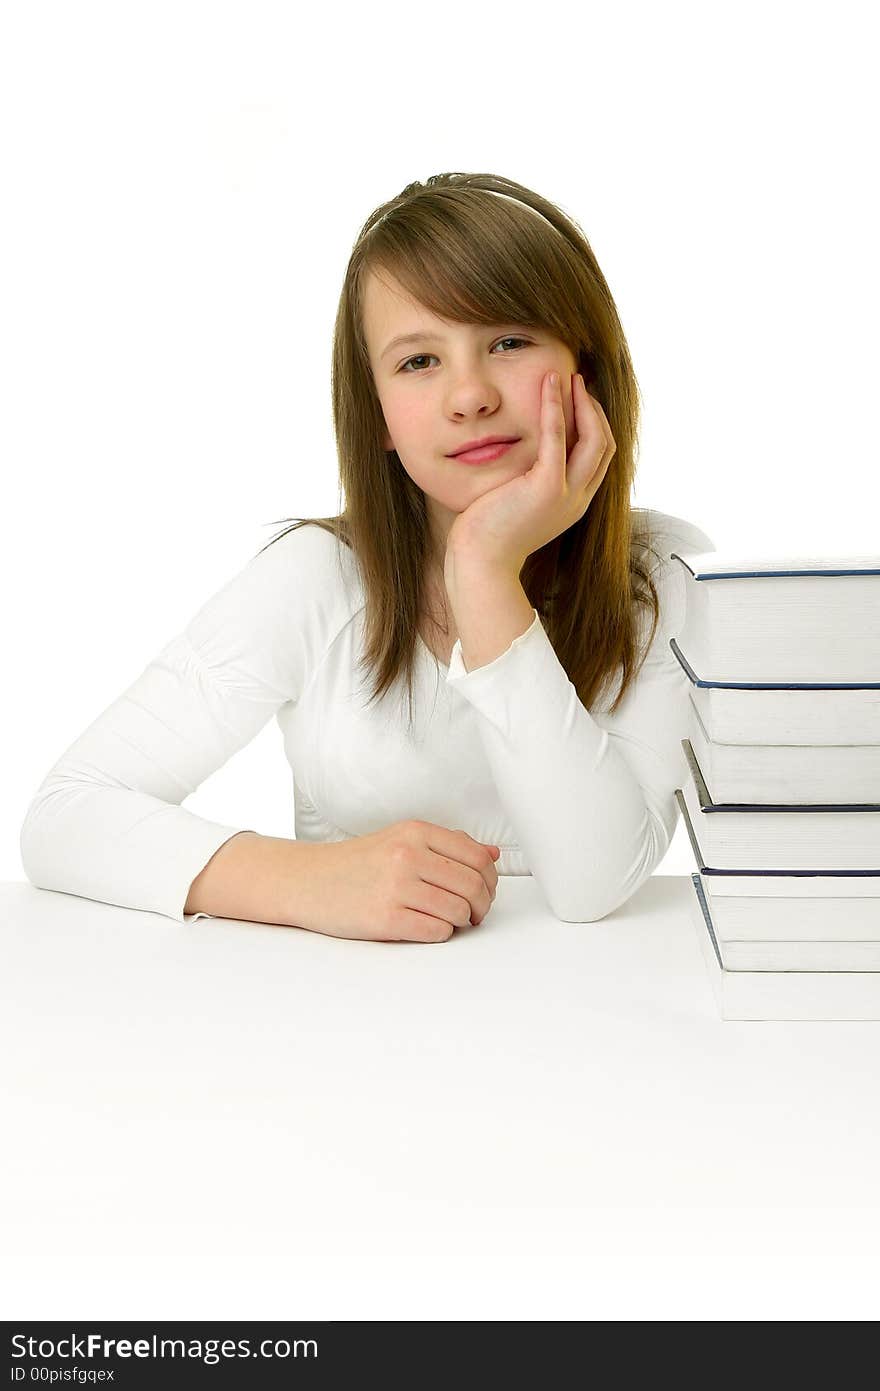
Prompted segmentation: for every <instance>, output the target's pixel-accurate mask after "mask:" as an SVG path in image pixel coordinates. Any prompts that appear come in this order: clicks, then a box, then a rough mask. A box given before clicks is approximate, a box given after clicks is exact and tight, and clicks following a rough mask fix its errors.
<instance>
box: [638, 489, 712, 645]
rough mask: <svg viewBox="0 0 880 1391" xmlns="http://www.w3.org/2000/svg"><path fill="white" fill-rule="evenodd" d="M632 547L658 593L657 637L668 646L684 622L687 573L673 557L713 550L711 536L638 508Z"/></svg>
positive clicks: (680, 521) (678, 519) (664, 514)
mask: <svg viewBox="0 0 880 1391" xmlns="http://www.w3.org/2000/svg"><path fill="white" fill-rule="evenodd" d="M633 548H634V552H635V554H636V555H637V556H639V558H640V560H641V562H642V564H643V565H645V567H646V569H647V570H648V573H649V574H650V576H651V580H652V581H653V584H654V586H655V588H656V590H657V597H658V599H659V601H660V615H659V620H658V625H657V637H658V638H659V639H660V641H661V643H662V644H664V645H665V644H666V643H667V642H668V640H669V638H670V637H675V636H676V635H677V634H678V633H679V632H680V631H681V627H682V624H683V623H684V616H685V601H686V590H685V573H684V569H683V567H682V565H681V564H680V562H679V561H677V560H674V559H673V558H672V557H673V555H674V554H676V553H677V554H695V555H699V554H701V553H702V552H704V551H714V550H715V542H714V541H713V540H712V539H711V537H710V536H709V535H708V534H707V533H706V532H705V531H703V529H702V528H701V527H699V526H697V525H696V523H695V522H692V521H689V520H687V519H686V518H685V517H677V516H674V515H673V514H672V513H669V512H659V511H657V510H656V509H654V508H636V509H634V517H633Z"/></svg>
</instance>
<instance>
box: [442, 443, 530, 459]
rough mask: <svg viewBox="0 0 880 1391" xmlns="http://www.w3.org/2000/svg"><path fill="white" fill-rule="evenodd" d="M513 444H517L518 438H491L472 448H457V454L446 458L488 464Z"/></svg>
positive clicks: (498, 457)
mask: <svg viewBox="0 0 880 1391" xmlns="http://www.w3.org/2000/svg"><path fill="white" fill-rule="evenodd" d="M515 444H519V439H499V440H493V441H491V442H490V443H487V444H481V445H478V446H477V447H476V448H474V449H462V450H459V452H458V453H457V454H449V455H447V458H449V459H454V460H455V462H456V463H457V464H490V463H491V462H492V460H493V459H500V457H501V455H502V454H506V453H507V450H508V449H512V448H513V446H514V445H515Z"/></svg>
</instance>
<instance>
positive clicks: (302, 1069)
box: [0, 875, 880, 1320]
mask: <svg viewBox="0 0 880 1391" xmlns="http://www.w3.org/2000/svg"><path fill="white" fill-rule="evenodd" d="M691 892H692V889H691V886H690V882H689V880H688V879H687V878H686V877H685V876H662V875H657V876H655V877H654V878H653V879H651V880H650V881H649V882H648V883H647V884H646V885H644V886H643V888H642V889H641V890H640V891H639V892H638V893H637V894H635V895H634V896H633V898H632V899H630V901H629V902H628V903H627V904H625V905H624V906H623V907H622V908H620V909H618V910H617V912H616V913H614V914H612V915H611V916H610V917H608V918H606V919H605V920H604V921H602V922H599V923H579V924H578V923H563V922H559V921H558V920H557V919H555V918H554V917H553V916H552V914H551V913H550V912H549V910H548V909H547V908H546V907H545V906H544V904H543V902H542V900H541V897H540V893H539V890H538V888H537V885H536V884H535V882H534V880H532V879H531V878H529V877H525V878H503V879H501V880H500V881H499V886H498V895H497V898H496V901H495V904H494V907H493V908H492V910H491V912H490V914H489V916H488V918H487V919H486V920H485V922H483V923H482V924H480V925H479V926H478V927H476V928H468V929H465V930H461V931H457V932H456V933H455V935H454V936H453V937H452V939H451V940H450V941H449V942H445V943H439V944H430V945H427V944H419V943H376V942H352V941H345V940H342V939H337V938H333V937H325V936H322V935H320V934H317V933H311V932H306V931H304V930H302V929H298V928H293V929H288V928H283V927H275V926H271V925H266V924H259V923H241V922H235V921H232V920H227V919H217V918H215V919H206V918H201V919H199V920H198V921H197V922H194V923H188V924H185V925H183V924H179V923H175V922H173V921H172V920H171V919H170V918H164V917H162V916H160V915H158V914H154V913H137V912H132V911H130V910H126V909H121V908H116V907H113V906H110V905H107V904H101V903H95V902H92V901H90V900H88V899H83V898H77V897H75V896H72V895H67V894H58V893H49V892H46V891H42V890H38V889H34V888H33V887H32V886H31V885H30V884H27V883H25V882H21V883H7V884H3V885H0V943H2V982H3V984H2V991H3V997H2V1020H3V1037H2V1044H3V1047H2V1058H3V1064H2V1075H3V1089H4V1095H3V1098H2V1100H3V1103H4V1105H3V1114H4V1116H5V1123H4V1127H5V1131H6V1137H5V1143H4V1146H3V1190H2V1191H3V1209H2V1213H0V1218H2V1228H3V1245H4V1247H5V1252H4V1256H5V1258H4V1261H3V1262H2V1266H3V1274H2V1276H0V1281H2V1284H0V1297H2V1317H4V1318H7V1319H11V1318H34V1319H50V1318H57V1319H69V1318H83V1317H90V1318H95V1317H101V1318H105V1319H110V1318H115V1319H124V1318H139V1319H150V1318H155V1319H171V1318H174V1319H183V1318H194V1319H200V1318H214V1319H223V1318H229V1319H235V1318H241V1319H256V1318H267V1319H272V1318H288V1319H306V1318H317V1319H344V1318H354V1319H358V1318H364V1319H385V1318H403V1319H415V1318H428V1319H437V1320H443V1319H452V1318H465V1319H471V1318H497V1319H526V1318H537V1319H552V1318H563V1319H600V1318H601V1319H606V1318H610V1319H642V1318H646V1319H660V1318H662V1319H717V1318H728V1319H741V1318H794V1319H797V1318H865V1319H867V1318H870V1319H874V1318H876V1317H877V1315H878V1313H880V1298H878V1292H880V1286H878V1277H877V1275H876V1267H877V1259H876V1251H877V1245H878V1235H880V1220H878V1193H880V1120H878V1092H880V1089H878V1078H880V1067H878V1063H880V1023H878V1024H872V1023H755V1022H752V1023H734V1022H731V1021H722V1020H721V1019H720V1018H719V1016H718V1012H717V1009H716V1006H715V1002H714V999H713V997H712V993H711V989H710V985H709V981H708V979H707V977H706V975H705V968H704V965H703V961H702V958H701V956H700V952H699V946H698V943H697V941H696V939H695V937H694V928H693V926H692V924H691V921H690V918H689V915H688V912H687V907H686V901H687V895H688V894H689V893H691Z"/></svg>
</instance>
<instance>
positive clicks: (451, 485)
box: [364, 272, 577, 566]
mask: <svg viewBox="0 0 880 1391" xmlns="http://www.w3.org/2000/svg"><path fill="white" fill-rule="evenodd" d="M401 334H407V335H409V334H413V335H415V334H417V335H418V337H417V338H413V340H412V341H411V342H407V343H400V344H393V343H392V340H393V339H395V338H397V337H398V336H399V335H401ZM364 335H365V337H366V341H367V348H368V351H369V357H370V365H371V367H372V370H373V378H374V381H375V384H376V391H377V394H378V397H379V401H380V404H381V406H382V412H383V415H384V417H385V424H386V427H387V432H386V435H385V439H384V442H383V448H384V449H386V450H390V449H395V450H396V451H397V453H398V455H399V456H400V461H401V463H402V464H403V467H404V468H405V469H406V471H407V473H408V474H409V476H410V478H411V479H412V480H413V482H414V483H416V484H417V485H418V487H419V488H421V489H422V492H423V493H424V494H425V501H426V504H427V510H428V516H429V519H430V522H431V530H432V536H433V540H434V544H435V555H434V557H433V559H434V560H435V561H436V562H437V563H439V564H440V565H441V566H442V563H443V557H444V554H445V550H446V537H447V535H448V533H449V529H450V527H451V526H452V524H453V522H454V521H455V518H456V517H457V516H458V514H459V513H460V512H463V511H464V510H465V508H466V507H467V506H468V505H469V504H470V503H471V502H473V501H474V500H475V499H476V498H478V497H480V496H481V495H482V494H483V493H486V492H488V491H489V490H490V489H491V488H497V487H498V486H499V485H500V484H502V483H505V482H507V480H508V479H510V478H513V477H515V476H516V475H517V474H520V473H526V472H527V471H528V470H529V469H530V468H531V467H532V465H533V464H534V462H535V460H536V459H537V457H538V444H539V434H540V423H541V383H542V381H543V379H544V375H545V373H547V372H549V371H551V370H552V369H555V370H556V371H558V372H559V374H560V381H561V383H562V389H563V390H562V399H563V408H564V413H565V434H566V448H567V449H571V446H572V444H573V443H574V441H575V439H576V438H577V431H576V427H575V423H574V410H573V407H572V403H571V374H572V373H573V372H575V371H577V362H576V360H575V357H574V355H573V354H572V352H571V350H570V349H569V348H568V347H567V346H566V345H565V343H563V342H562V341H561V340H560V339H558V338H554V337H553V336H552V335H551V334H549V333H546V332H543V331H541V330H534V329H529V328H527V327H526V326H525V325H523V324H513V323H511V324H497V325H494V326H492V327H491V328H484V327H483V326H482V325H476V324H459V323H449V322H448V321H446V320H445V319H439V318H437V317H436V316H435V315H434V314H432V313H431V312H430V311H429V310H428V309H426V308H425V306H424V305H422V304H420V303H419V302H418V301H417V300H414V299H412V298H411V297H410V296H409V295H408V294H407V292H406V291H405V290H404V289H403V287H402V286H401V285H400V284H399V283H398V282H397V281H395V280H393V279H391V278H390V277H389V276H388V275H387V273H384V272H383V278H382V279H381V280H380V279H379V278H378V276H376V275H375V274H372V273H371V274H370V275H369V276H368V277H367V281H366V285H365V292H364ZM486 435H514V436H517V439H518V442H517V443H516V444H513V445H511V447H510V448H509V449H507V450H505V452H504V453H503V454H502V455H501V456H500V458H498V459H496V460H494V461H493V462H491V463H487V464H480V465H472V464H463V463H460V462H459V461H457V460H456V459H454V458H450V457H449V456H450V454H452V452H453V451H454V450H456V449H460V448H461V446H462V445H463V444H466V443H467V442H468V441H470V440H474V439H480V438H483V437H484V436H486Z"/></svg>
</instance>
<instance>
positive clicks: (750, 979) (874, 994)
mask: <svg viewBox="0 0 880 1391" xmlns="http://www.w3.org/2000/svg"><path fill="white" fill-rule="evenodd" d="M691 884H692V886H693V894H691V895H689V905H690V911H691V918H692V922H693V926H694V931H695V932H696V935H697V941H698V943H699V948H700V952H701V954H702V957H703V962H704V964H705V968H706V972H707V974H708V976H709V983H710V988H711V990H712V993H713V995H714V998H715V1001H716V1004H717V1007H718V1010H719V1013H720V1015H721V1018H722V1019H728V1020H734V1019H740V1020H823V1019H828V1020H834V1019H838V1020H839V1019H848V1020H858V1019H863V1020H876V1019H880V971H861V970H860V971H822V970H774V969H770V970H760V971H758V970H735V969H732V968H731V967H730V966H729V965H726V964H725V962H724V959H723V956H722V953H721V950H720V949H719V945H718V940H717V937H716V935H715V930H714V926H713V923H712V918H711V914H710V912H709V908H708V904H707V902H706V898H705V895H704V894H703V891H702V885H701V882H700V876H699V875H698V874H692V875H691Z"/></svg>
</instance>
